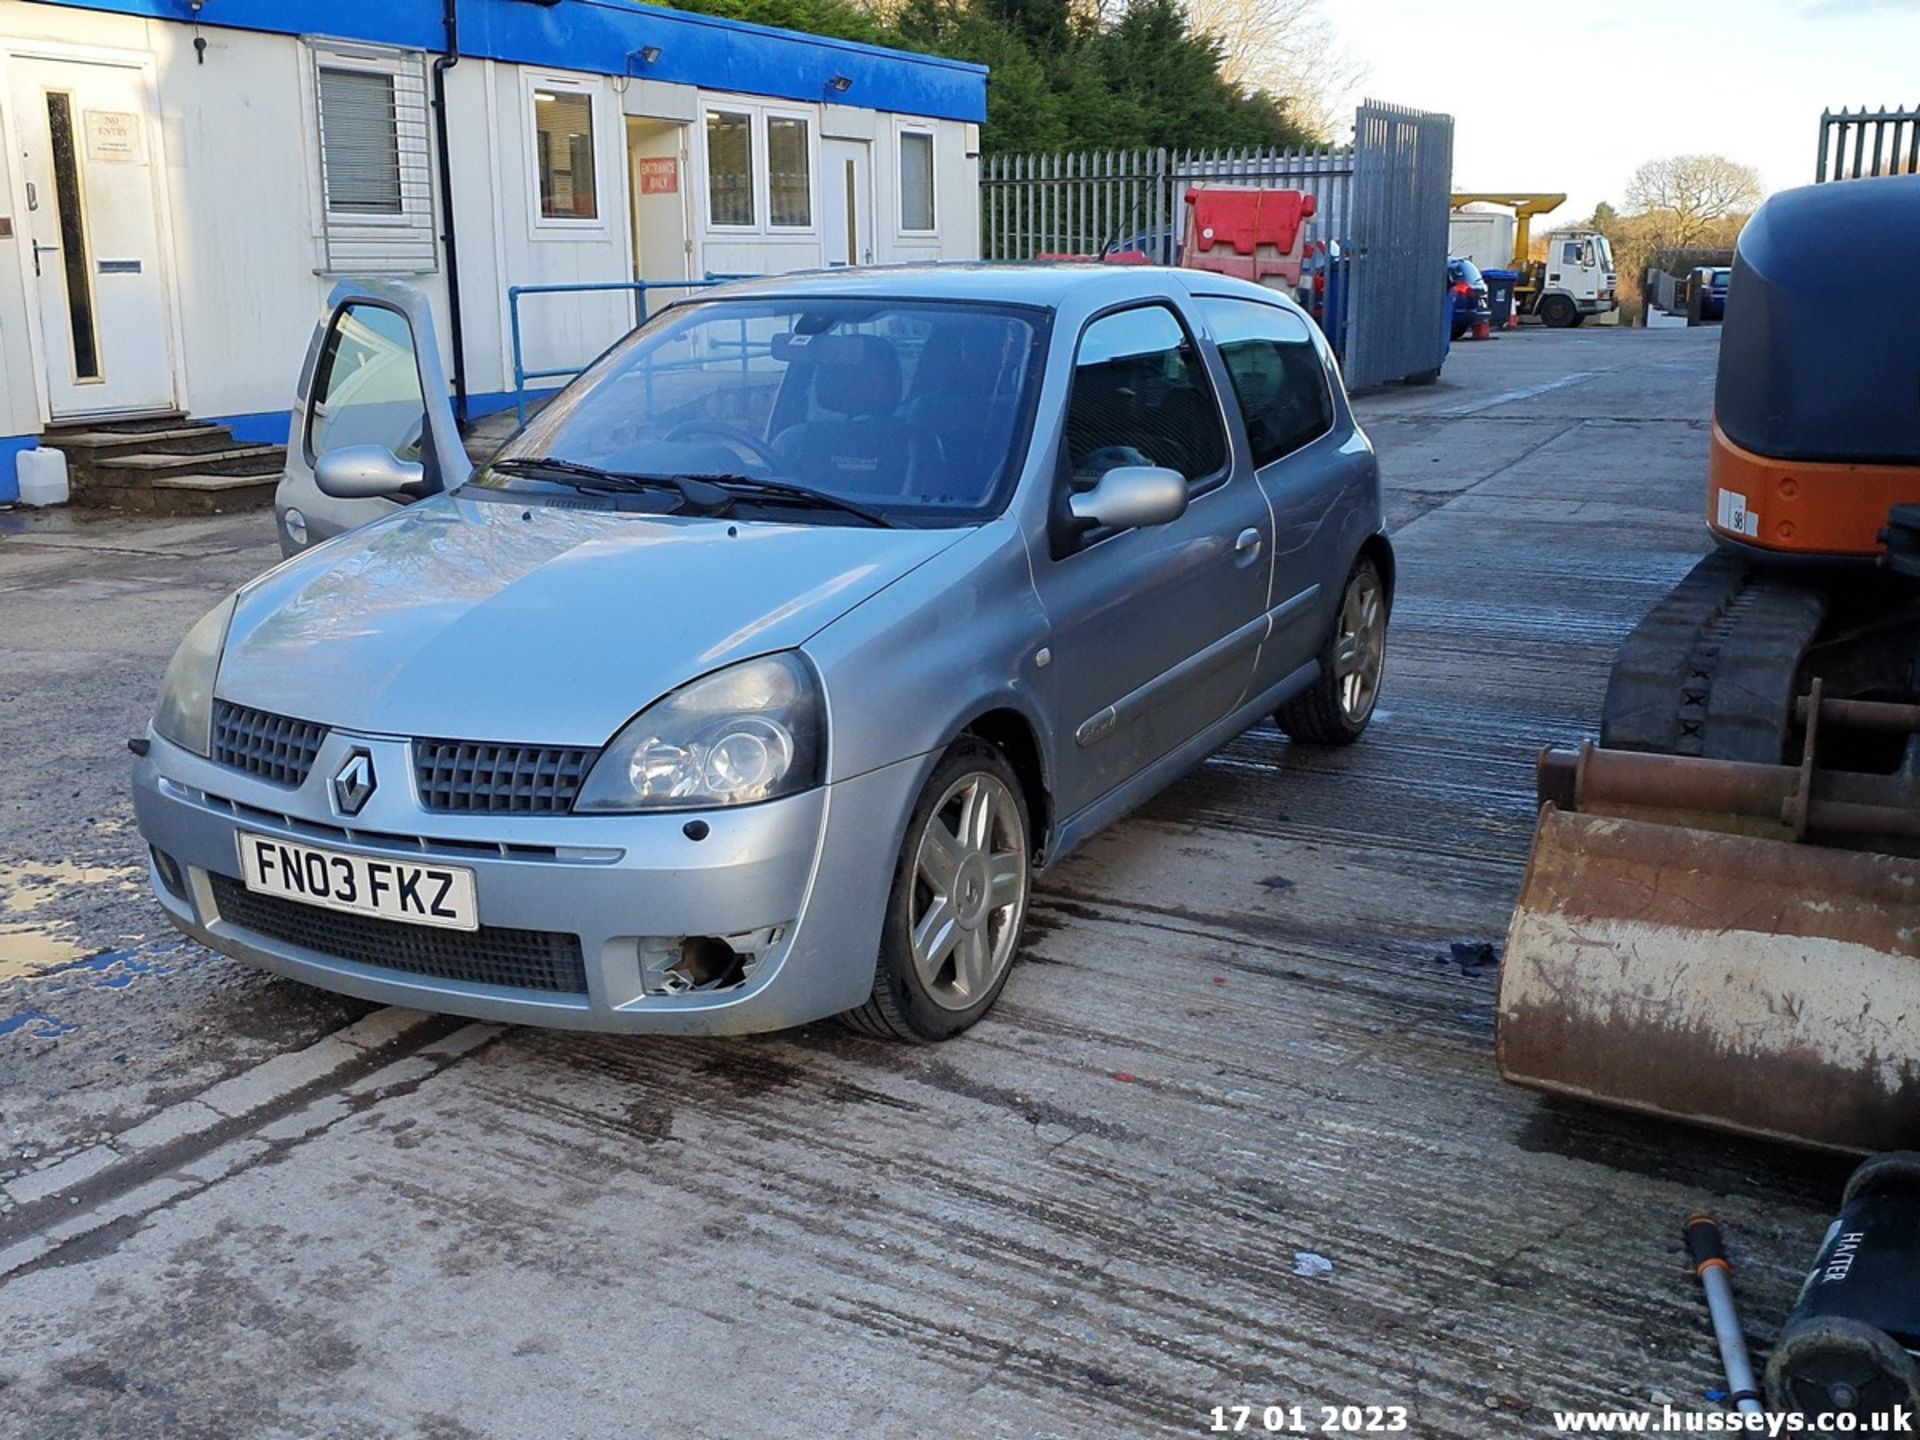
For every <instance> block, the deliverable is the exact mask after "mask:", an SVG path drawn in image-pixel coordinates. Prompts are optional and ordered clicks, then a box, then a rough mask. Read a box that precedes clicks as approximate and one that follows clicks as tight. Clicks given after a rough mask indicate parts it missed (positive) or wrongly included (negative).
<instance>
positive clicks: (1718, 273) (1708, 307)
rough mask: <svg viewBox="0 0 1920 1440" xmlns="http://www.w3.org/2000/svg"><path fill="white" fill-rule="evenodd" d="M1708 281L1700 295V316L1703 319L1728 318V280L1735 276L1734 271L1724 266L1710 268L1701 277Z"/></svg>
mask: <svg viewBox="0 0 1920 1440" xmlns="http://www.w3.org/2000/svg"><path fill="white" fill-rule="evenodd" d="M1701 278H1702V279H1704V281H1705V282H1706V287H1707V288H1706V290H1705V292H1704V293H1703V294H1702V295H1701V296H1700V318H1701V319H1702V320H1724V319H1726V318H1727V282H1728V281H1729V280H1731V279H1732V278H1733V271H1731V270H1729V269H1727V268H1725V267H1724V266H1722V267H1720V268H1719V269H1714V270H1708V271H1706V272H1705V273H1704V275H1703V276H1702V277H1701Z"/></svg>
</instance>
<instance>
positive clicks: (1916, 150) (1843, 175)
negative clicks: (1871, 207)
mask: <svg viewBox="0 0 1920 1440" xmlns="http://www.w3.org/2000/svg"><path fill="white" fill-rule="evenodd" d="M1915 174H1920V108H1915V109H1911V110H1868V109H1865V108H1864V107H1863V108H1862V109H1860V110H1857V111H1855V110H1841V111H1839V112H1837V113H1836V112H1835V111H1832V110H1823V111H1821V112H1820V161H1819V165H1818V166H1817V168H1816V169H1815V170H1814V174H1813V178H1814V179H1815V180H1816V181H1819V180H1859V179H1862V178H1864V177H1867V176H1871V175H1915Z"/></svg>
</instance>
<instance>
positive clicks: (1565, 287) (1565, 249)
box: [1531, 230, 1620, 328]
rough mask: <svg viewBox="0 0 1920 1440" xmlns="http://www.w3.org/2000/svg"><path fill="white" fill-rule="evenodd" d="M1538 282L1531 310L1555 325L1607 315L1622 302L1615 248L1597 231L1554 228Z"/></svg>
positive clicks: (1548, 238)
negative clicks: (1614, 259)
mask: <svg viewBox="0 0 1920 1440" xmlns="http://www.w3.org/2000/svg"><path fill="white" fill-rule="evenodd" d="M1535 283H1536V284H1537V285H1538V287H1539V288H1538V290H1537V291H1536V292H1535V295H1534V298H1533V302H1532V307H1531V308H1532V311H1533V313H1534V314H1536V315H1538V316H1539V317H1540V318H1541V319H1542V320H1543V321H1545V322H1546V323H1547V324H1549V325H1552V326H1555V327H1556V328H1558V327H1562V326H1567V325H1578V324H1579V323H1580V322H1581V321H1582V320H1584V319H1586V318H1587V316H1589V315H1605V314H1606V313H1607V312H1609V311H1611V310H1613V309H1615V308H1617V307H1618V306H1619V303H1620V301H1619V293H1620V290H1619V283H1620V277H1619V275H1618V274H1617V273H1616V272H1615V270H1614V268H1613V247H1612V246H1611V245H1609V244H1608V243H1607V237H1606V236H1604V235H1602V234H1600V232H1599V231H1597V230H1555V231H1553V232H1552V233H1551V234H1550V235H1548V236H1547V258H1546V263H1545V266H1544V267H1543V268H1541V269H1539V270H1538V272H1537V279H1536V282H1535Z"/></svg>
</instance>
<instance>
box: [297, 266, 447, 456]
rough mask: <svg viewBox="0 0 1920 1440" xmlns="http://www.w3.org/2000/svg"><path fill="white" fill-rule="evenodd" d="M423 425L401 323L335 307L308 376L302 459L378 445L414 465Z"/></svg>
mask: <svg viewBox="0 0 1920 1440" xmlns="http://www.w3.org/2000/svg"><path fill="white" fill-rule="evenodd" d="M425 426H426V400H425V398H424V397H423V395H422V393H421V390H420V369H419V362H418V361H417V360H416V359H415V357H414V350H413V327H412V326H411V325H410V324H408V322H407V317H406V316H404V315H402V314H401V313H400V312H399V311H397V310H390V309H388V308H387V307H386V306H384V305H375V304H371V303H367V302H364V301H358V300H356V301H352V302H350V303H348V304H347V305H344V306H342V307H341V309H340V313H339V314H338V315H336V316H335V317H334V321H333V327H332V329H331V330H329V331H328V332H327V340H326V348H325V349H323V350H322V351H321V352H320V363H319V365H318V366H317V367H315V369H314V372H313V394H312V396H311V398H310V400H309V403H308V406H307V455H308V458H309V460H313V459H318V458H319V457H320V456H322V455H324V454H326V453H327V452H328V451H329V450H338V449H340V448H341V447H342V446H346V445H383V446H385V447H386V448H387V449H389V450H391V451H392V452H393V453H394V454H395V455H398V456H399V457H400V458H401V459H403V460H417V459H419V458H420V440H421V435H422V432H423V431H424V429H425Z"/></svg>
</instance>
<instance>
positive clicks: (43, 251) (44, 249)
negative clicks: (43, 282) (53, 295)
mask: <svg viewBox="0 0 1920 1440" xmlns="http://www.w3.org/2000/svg"><path fill="white" fill-rule="evenodd" d="M59 253H60V247H59V246H58V245H42V244H41V243H40V242H39V241H38V240H36V241H34V242H33V275H34V278H35V279H36V280H37V279H39V278H40V257H41V256H42V255H58V254H59Z"/></svg>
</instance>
